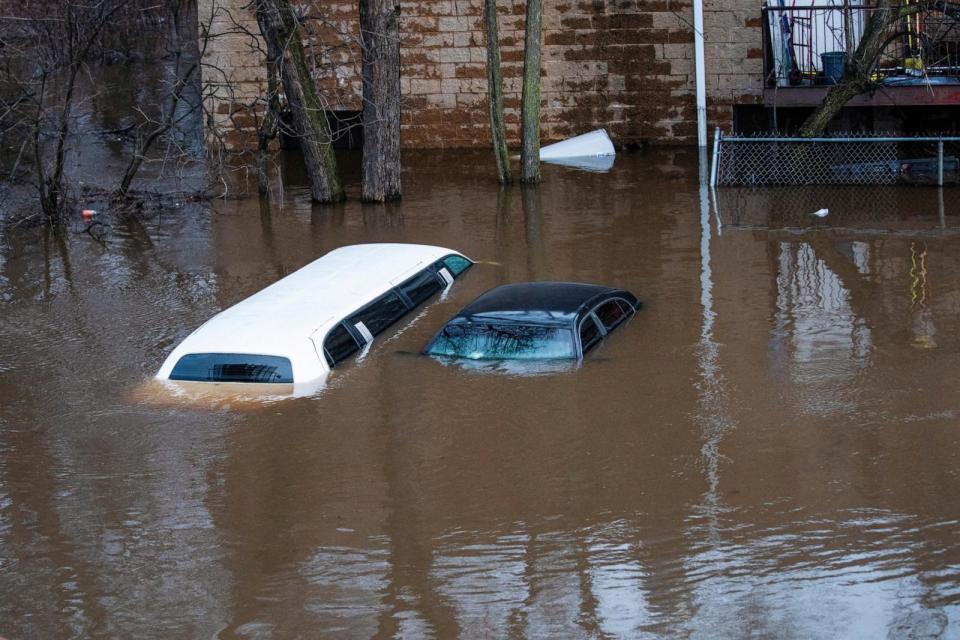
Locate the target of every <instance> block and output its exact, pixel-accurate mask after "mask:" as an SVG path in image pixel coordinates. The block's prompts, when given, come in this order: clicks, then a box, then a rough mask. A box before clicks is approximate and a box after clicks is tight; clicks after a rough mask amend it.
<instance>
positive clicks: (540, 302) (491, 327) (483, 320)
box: [425, 282, 640, 360]
mask: <svg viewBox="0 0 960 640" xmlns="http://www.w3.org/2000/svg"><path fill="white" fill-rule="evenodd" d="M639 308H640V301H639V300H637V297H636V296H635V295H633V294H632V293H630V292H629V291H624V290H623V289H612V288H610V287H602V286H599V285H594V284H580V283H575V282H525V283H518V284H508V285H504V286H502V287H497V288H496V289H492V290H490V291H488V292H486V293H485V294H483V295H482V296H480V297H479V298H477V299H476V300H474V301H473V302H471V303H470V304H469V305H467V306H466V307H464V308H463V309H462V310H461V311H460V313H458V314H457V315H456V316H454V317H453V318H452V319H451V320H450V321H449V322H447V324H445V325H444V326H443V328H442V329H440V331H439V332H437V335H435V336H434V338H433V340H431V341H430V344H428V345H427V348H426V349H425V353H427V354H428V355H432V356H447V357H454V358H469V359H471V360H505V359H520V360H554V359H570V360H576V359H580V358H582V357H583V354H585V353H587V352H588V351H589V350H590V349H592V348H593V347H595V346H596V345H597V344H599V343H600V341H601V340H603V339H604V338H605V337H606V336H607V334H609V333H610V332H611V331H613V330H614V329H615V328H616V327H617V326H618V325H620V324H621V323H623V322H624V321H625V320H627V319H628V318H630V317H631V316H632V315H633V314H634V313H636V311H637V309H639Z"/></svg>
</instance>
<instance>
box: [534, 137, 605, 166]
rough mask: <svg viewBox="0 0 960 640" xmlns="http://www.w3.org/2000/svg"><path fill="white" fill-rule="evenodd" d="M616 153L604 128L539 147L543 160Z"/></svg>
mask: <svg viewBox="0 0 960 640" xmlns="http://www.w3.org/2000/svg"><path fill="white" fill-rule="evenodd" d="M616 154H617V150H616V149H614V148H613V142H612V141H611V140H610V136H608V135H607V132H606V130H605V129H597V130H596V131H591V132H590V133H584V134H583V135H579V136H575V137H573V138H567V139H566V140H562V141H560V142H555V143H554V144H548V145H547V146H545V147H541V148H540V159H541V160H545V161H551V160H562V159H566V158H586V157H591V158H598V157H602V156H614V155H616Z"/></svg>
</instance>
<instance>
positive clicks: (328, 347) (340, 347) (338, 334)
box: [323, 324, 358, 369]
mask: <svg viewBox="0 0 960 640" xmlns="http://www.w3.org/2000/svg"><path fill="white" fill-rule="evenodd" d="M357 348H358V347H357V341H356V340H354V339H353V336H351V335H350V332H349V331H347V329H346V327H344V326H343V325H342V324H338V325H337V326H335V327H334V328H333V329H331V330H330V333H328V334H327V338H326V339H325V340H324V341H323V354H324V355H325V356H326V358H327V364H329V365H330V368H331V369H332V368H333V366H334V365H335V364H337V363H338V362H342V361H343V360H345V359H346V358H348V357H350V356H351V355H352V354H353V353H354V352H355V351H356V350H357Z"/></svg>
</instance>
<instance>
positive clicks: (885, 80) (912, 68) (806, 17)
mask: <svg viewBox="0 0 960 640" xmlns="http://www.w3.org/2000/svg"><path fill="white" fill-rule="evenodd" d="M772 1H773V2H777V4H776V5H773V4H771V5H768V6H765V7H763V9H762V11H763V30H764V37H763V59H764V76H765V80H766V85H767V86H776V87H803V86H806V87H811V86H824V85H831V84H835V83H836V82H837V81H838V80H839V79H840V76H842V74H843V69H844V65H845V64H846V59H847V56H848V55H849V52H852V51H854V50H855V49H856V47H857V45H858V44H859V43H860V38H861V37H862V36H863V33H864V29H865V28H866V26H867V23H868V21H869V19H870V15H871V12H872V11H873V10H874V8H873V7H871V6H869V5H865V4H859V3H858V4H853V3H851V2H849V0H846V1H841V0H835V4H832V5H809V4H805V5H791V4H790V3H789V2H790V0H785V1H784V2H783V3H782V4H779V2H780V0H772ZM904 4H909V2H907V1H906V0H905V2H904ZM871 76H872V78H873V80H874V81H875V82H877V83H878V84H884V85H891V86H894V85H910V84H931V83H932V84H938V83H945V82H949V83H953V82H958V83H960V5H954V4H952V3H935V4H931V5H930V8H929V9H927V10H925V11H923V12H920V13H917V14H914V15H910V16H906V17H904V18H901V19H900V20H898V21H896V22H895V23H894V24H892V25H890V27H889V28H888V30H887V33H886V34H885V38H884V46H883V49H882V51H881V53H880V56H879V58H878V59H877V60H876V61H873V69H872V72H871Z"/></svg>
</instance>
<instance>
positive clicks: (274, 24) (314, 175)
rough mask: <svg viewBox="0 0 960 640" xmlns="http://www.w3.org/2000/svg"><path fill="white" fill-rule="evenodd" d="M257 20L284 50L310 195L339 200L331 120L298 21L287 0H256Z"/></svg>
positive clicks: (286, 91) (270, 39)
mask: <svg viewBox="0 0 960 640" xmlns="http://www.w3.org/2000/svg"><path fill="white" fill-rule="evenodd" d="M255 4H256V15H257V23H258V24H259V25H260V32H261V34H262V35H263V39H264V40H265V41H266V42H268V43H271V44H269V45H268V47H278V48H279V49H280V50H281V51H283V53H284V54H283V58H282V62H281V65H280V68H281V75H282V78H283V90H284V95H285V96H286V98H287V104H288V105H289V106H290V113H291V115H292V116H293V124H294V127H295V128H296V132H297V136H298V139H299V142H300V150H301V152H302V153H303V163H304V164H305V165H306V168H307V176H308V178H309V180H310V195H311V196H312V197H313V199H314V200H315V201H316V202H323V203H330V202H340V201H342V200H343V199H344V198H345V195H344V192H343V186H342V185H341V184H340V177H339V175H338V173H337V158H336V156H335V155H334V152H333V141H332V138H331V134H330V123H329V122H327V116H326V113H325V111H324V109H323V104H322V103H321V101H320V96H319V95H318V93H317V89H316V87H315V86H314V84H313V78H312V77H311V75H310V69H309V67H308V66H307V60H306V56H305V54H304V52H303V43H302V42H301V39H300V24H299V22H298V20H297V17H296V14H295V13H294V11H293V8H292V7H291V6H290V2H289V0H255Z"/></svg>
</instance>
